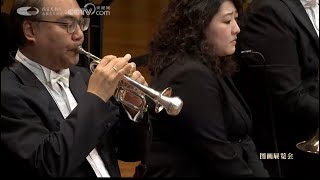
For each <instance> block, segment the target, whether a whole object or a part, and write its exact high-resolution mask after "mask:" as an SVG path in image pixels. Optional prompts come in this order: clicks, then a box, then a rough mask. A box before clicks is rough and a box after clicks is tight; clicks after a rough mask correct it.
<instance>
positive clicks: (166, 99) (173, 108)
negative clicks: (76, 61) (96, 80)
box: [78, 46, 183, 116]
mask: <svg viewBox="0 0 320 180" xmlns="http://www.w3.org/2000/svg"><path fill="white" fill-rule="evenodd" d="M78 52H79V53H80V54H84V55H85V56H87V57H88V58H90V59H92V61H91V62H90V71H91V72H93V71H94V70H95V68H96V66H97V65H98V64H99V63H100V61H101V59H100V58H99V57H97V56H95V55H93V54H91V53H89V52H87V51H85V50H84V49H83V48H82V47H81V46H79V47H78ZM129 86H132V87H134V88H136V89H138V90H140V91H141V92H142V93H138V92H136V91H134V90H132V88H128V87H129ZM134 88H133V89H134ZM126 93H131V94H133V95H136V96H138V97H139V98H141V102H142V103H141V105H139V106H137V105H134V104H132V103H130V102H127V101H125V95H126ZM171 93H172V88H170V87H168V88H166V89H165V90H163V91H162V92H161V93H160V92H158V91H156V90H154V89H152V88H149V87H146V86H144V85H142V84H140V83H138V82H136V81H134V80H132V79H131V78H129V77H128V76H126V75H125V76H123V78H122V79H121V81H120V82H119V84H118V86H117V88H116V91H115V94H114V97H115V99H116V100H117V101H119V102H121V103H122V104H124V105H126V106H128V107H129V108H131V109H134V110H136V111H144V112H145V111H147V107H148V105H147V103H146V99H145V95H146V96H148V97H149V98H150V99H152V100H153V102H154V103H155V104H156V105H155V112H156V113H159V112H161V111H162V110H163V109H165V110H166V112H167V114H169V115H171V116H176V115H178V114H179V113H180V111H181V109H182V106H183V101H182V100H181V99H180V98H179V97H177V96H176V97H170V96H171Z"/></svg>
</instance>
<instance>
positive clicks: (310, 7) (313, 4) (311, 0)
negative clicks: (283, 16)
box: [300, 0, 319, 37]
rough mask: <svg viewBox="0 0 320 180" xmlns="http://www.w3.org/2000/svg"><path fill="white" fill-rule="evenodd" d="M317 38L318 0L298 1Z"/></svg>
mask: <svg viewBox="0 0 320 180" xmlns="http://www.w3.org/2000/svg"><path fill="white" fill-rule="evenodd" d="M300 1H301V4H302V5H303V7H304V9H305V10H306V12H307V14H308V16H309V18H310V20H311V22H312V25H313V27H314V29H315V31H316V32H317V34H318V37H319V0H300Z"/></svg>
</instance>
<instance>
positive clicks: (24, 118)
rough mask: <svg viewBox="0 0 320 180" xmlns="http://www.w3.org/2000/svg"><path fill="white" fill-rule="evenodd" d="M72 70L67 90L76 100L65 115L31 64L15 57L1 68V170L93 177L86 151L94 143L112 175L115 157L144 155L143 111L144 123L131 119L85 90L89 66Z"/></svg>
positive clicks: (117, 173) (116, 170)
mask: <svg viewBox="0 0 320 180" xmlns="http://www.w3.org/2000/svg"><path fill="white" fill-rule="evenodd" d="M70 74H71V75H70V90H71V92H72V93H73V95H74V97H75V99H76V100H77V103H78V105H77V107H76V108H75V109H74V110H73V111H72V112H71V114H70V115H69V116H68V117H67V118H66V119H64V118H63V116H62V114H61V113H60V111H59V109H58V107H57V105H56V103H55V102H54V100H53V99H52V97H51V96H50V94H49V93H48V91H47V89H46V88H45V87H44V86H43V84H42V83H41V82H40V81H39V80H38V79H37V77H36V76H35V75H34V74H33V73H32V72H31V71H29V69H27V68H26V67H25V66H24V65H22V64H21V63H20V62H18V61H15V63H13V64H12V65H10V66H9V67H5V68H4V69H3V71H2V72H1V163H2V165H3V166H2V167H3V169H2V174H6V175H8V176H9V177H11V176H52V177H57V176H58V177H61V176H67V177H88V176H92V177H94V176H95V174H94V172H93V170H92V168H91V167H90V165H89V163H88V162H87V160H86V156H87V155H88V154H89V152H90V151H91V150H92V149H93V148H95V147H96V148H97V150H98V152H99V155H100V156H101V158H102V160H103V162H104V164H105V166H106V168H107V170H108V172H109V174H110V176H111V177H118V176H120V171H119V167H118V163H117V160H118V159H121V160H124V161H139V160H140V159H141V158H142V155H143V153H144V148H145V144H144V140H145V137H146V135H147V133H148V123H147V115H145V117H144V120H143V123H136V122H133V121H131V120H129V119H128V118H127V115H126V114H124V113H125V112H124V110H123V109H122V108H121V109H120V110H119V108H118V106H115V105H114V104H113V103H112V102H111V101H108V102H107V103H105V102H103V101H102V100H101V99H100V98H99V97H98V96H96V95H93V94H91V93H88V92H87V82H88V78H89V76H90V73H89V71H87V70H84V68H80V67H73V68H70ZM122 115H123V116H122ZM120 117H121V118H120ZM123 117H126V118H123Z"/></svg>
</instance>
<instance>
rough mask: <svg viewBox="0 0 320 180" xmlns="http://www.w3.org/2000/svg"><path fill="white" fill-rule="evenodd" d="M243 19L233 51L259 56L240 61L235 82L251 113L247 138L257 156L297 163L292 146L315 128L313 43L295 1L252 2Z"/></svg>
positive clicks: (306, 20)
mask: <svg viewBox="0 0 320 180" xmlns="http://www.w3.org/2000/svg"><path fill="white" fill-rule="evenodd" d="M245 17H246V19H245V21H244V24H243V28H242V29H241V32H240V35H239V38H238V46H239V48H238V49H237V51H239V52H240V51H245V50H252V51H255V52H259V53H260V54H257V53H252V54H247V55H245V56H242V57H243V58H242V61H243V62H242V63H243V64H247V65H249V68H248V67H246V68H248V69H246V68H243V69H241V70H240V74H246V73H247V75H246V76H243V77H245V78H239V79H242V80H238V78H237V80H235V82H236V84H237V86H238V88H239V90H240V91H241V93H242V94H243V95H244V98H245V99H246V100H247V101H248V104H249V106H250V108H251V109H252V111H253V132H254V134H253V138H254V139H255V142H256V144H257V148H258V151H259V152H262V153H292V154H293V159H296V160H298V158H299V156H298V155H299V154H298V153H299V151H296V150H297V148H296V147H295V145H296V143H298V142H300V141H303V140H307V139H308V138H309V137H310V136H312V135H313V134H314V132H315V131H316V128H317V127H319V124H318V121H319V37H318V35H317V33H316V31H315V29H314V27H313V25H312V23H311V21H310V19H309V17H308V15H307V13H306V11H305V9H304V7H303V6H302V4H301V2H300V0H267V1H264V0H263V1H259V0H256V1H253V2H252V3H251V5H250V8H249V10H248V13H247V14H246V16H245ZM244 67H245V66H244ZM247 70H249V71H247ZM260 75H261V76H260ZM260 85H261V86H260ZM259 87H260V88H259ZM262 97H265V100H263V98H262ZM267 104H268V105H267ZM258 107H261V108H258ZM266 109H269V110H266ZM275 161H276V160H271V161H270V160H265V163H271V162H272V163H273V162H275ZM280 162H281V164H282V163H283V164H292V162H293V161H288V160H281V161H280ZM298 164H300V165H301V166H300V167H303V166H305V163H298ZM274 168H275V166H273V167H270V169H269V170H272V169H273V170H274ZM284 169H286V168H285V167H284V166H283V170H284ZM273 170H272V171H273ZM294 171H295V170H293V171H291V172H290V173H294ZM285 173H286V172H283V175H285Z"/></svg>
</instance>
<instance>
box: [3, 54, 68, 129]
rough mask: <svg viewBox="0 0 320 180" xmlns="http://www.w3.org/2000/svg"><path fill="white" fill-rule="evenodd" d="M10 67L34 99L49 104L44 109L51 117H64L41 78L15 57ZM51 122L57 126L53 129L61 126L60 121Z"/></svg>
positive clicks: (23, 88)
mask: <svg viewBox="0 0 320 180" xmlns="http://www.w3.org/2000/svg"><path fill="white" fill-rule="evenodd" d="M13 59H14V58H13ZM9 69H10V70H11V71H12V72H13V73H14V74H15V75H16V76H17V77H18V78H19V79H20V81H21V82H22V86H23V87H21V89H22V90H23V91H25V92H26V93H29V94H30V96H32V97H37V98H35V100H34V101H36V102H38V103H39V104H48V106H43V107H42V108H43V109H42V110H43V111H44V112H45V113H49V114H50V117H59V116H60V117H61V118H57V119H63V116H62V114H61V112H60V110H59V108H58V106H57V104H56V103H55V102H54V100H53V98H52V97H51V95H50V94H49V92H48V90H47V89H46V87H45V86H44V85H43V84H42V83H41V82H40V80H39V79H38V78H37V77H36V76H35V75H34V74H33V73H32V72H31V71H30V70H29V69H28V68H27V67H25V66H24V65H23V64H21V63H20V62H19V61H17V60H15V59H14V63H13V64H12V65H11V66H9ZM50 124H54V125H55V127H50V128H53V129H57V128H59V126H60V122H58V121H55V122H52V123H50Z"/></svg>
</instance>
